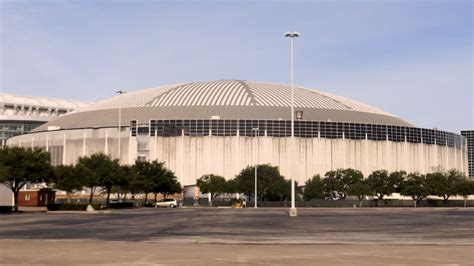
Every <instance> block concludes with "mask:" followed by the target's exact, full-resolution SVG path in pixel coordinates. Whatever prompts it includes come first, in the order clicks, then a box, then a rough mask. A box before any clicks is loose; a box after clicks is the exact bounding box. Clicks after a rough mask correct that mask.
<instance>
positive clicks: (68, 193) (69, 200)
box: [66, 192, 71, 203]
mask: <svg viewBox="0 0 474 266" xmlns="http://www.w3.org/2000/svg"><path fill="white" fill-rule="evenodd" d="M66 195H67V203H71V192H66Z"/></svg>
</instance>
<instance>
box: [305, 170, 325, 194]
mask: <svg viewBox="0 0 474 266" xmlns="http://www.w3.org/2000/svg"><path fill="white" fill-rule="evenodd" d="M324 197H325V194H324V182H323V180H322V179H321V177H320V176H319V175H315V176H313V177H312V178H311V179H308V180H307V181H306V182H305V186H304V191H303V198H304V200H312V199H324Z"/></svg>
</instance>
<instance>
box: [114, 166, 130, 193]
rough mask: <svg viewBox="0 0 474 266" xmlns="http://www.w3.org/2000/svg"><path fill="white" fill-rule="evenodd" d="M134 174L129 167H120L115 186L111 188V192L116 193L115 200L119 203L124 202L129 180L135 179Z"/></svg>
mask: <svg viewBox="0 0 474 266" xmlns="http://www.w3.org/2000/svg"><path fill="white" fill-rule="evenodd" d="M135 178H136V176H135V173H134V172H133V171H132V167H131V166H129V165H121V166H120V169H119V173H118V175H117V178H116V182H115V185H114V186H113V187H112V192H113V193H117V198H118V199H119V200H120V201H125V198H126V195H127V192H128V188H129V184H130V180H132V179H135Z"/></svg>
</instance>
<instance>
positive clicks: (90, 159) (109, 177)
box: [76, 153, 120, 206]
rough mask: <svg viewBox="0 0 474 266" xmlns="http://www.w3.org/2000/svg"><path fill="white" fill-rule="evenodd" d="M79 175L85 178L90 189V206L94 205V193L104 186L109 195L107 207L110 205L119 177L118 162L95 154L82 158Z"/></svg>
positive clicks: (77, 165)
mask: <svg viewBox="0 0 474 266" xmlns="http://www.w3.org/2000/svg"><path fill="white" fill-rule="evenodd" d="M76 169H77V171H78V174H80V175H81V176H82V177H83V180H84V186H86V187H88V188H89V189H90V197H89V204H92V199H93V197H94V192H95V190H96V188H97V187H99V186H102V187H103V188H104V190H105V192H106V193H107V206H108V205H109V200H110V193H111V192H112V187H113V185H115V183H116V178H117V177H118V176H119V174H120V173H119V171H120V170H119V169H120V166H119V163H118V160H112V159H111V158H110V157H109V156H108V155H105V154H103V153H95V154H92V155H90V156H85V157H80V158H79V159H78V161H77V164H76Z"/></svg>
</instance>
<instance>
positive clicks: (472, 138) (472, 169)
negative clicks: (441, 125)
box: [461, 130, 474, 179]
mask: <svg viewBox="0 0 474 266" xmlns="http://www.w3.org/2000/svg"><path fill="white" fill-rule="evenodd" d="M461 135H463V136H464V138H466V143H467V169H468V173H469V178H470V179H474V130H463V131H461Z"/></svg>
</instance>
